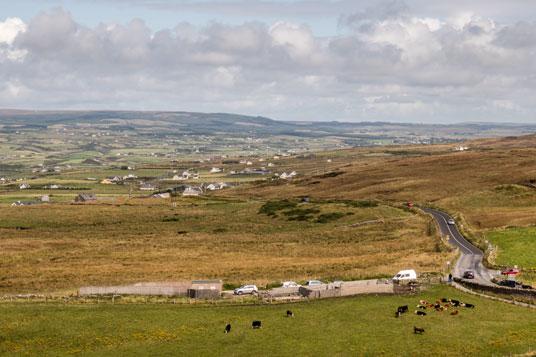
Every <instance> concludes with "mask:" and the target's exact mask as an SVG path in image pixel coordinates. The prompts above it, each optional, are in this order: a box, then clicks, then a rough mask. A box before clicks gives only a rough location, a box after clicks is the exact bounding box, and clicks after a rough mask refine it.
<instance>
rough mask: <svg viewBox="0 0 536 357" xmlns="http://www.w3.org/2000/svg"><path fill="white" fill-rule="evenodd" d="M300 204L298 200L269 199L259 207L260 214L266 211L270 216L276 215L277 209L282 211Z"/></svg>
mask: <svg viewBox="0 0 536 357" xmlns="http://www.w3.org/2000/svg"><path fill="white" fill-rule="evenodd" d="M297 205H298V204H297V203H296V202H291V201H289V200H281V201H268V202H266V203H265V204H263V205H262V206H261V208H260V209H259V214H261V213H264V214H266V215H268V216H272V215H275V213H276V212H277V211H281V210H284V209H288V208H294V207H296V206H297Z"/></svg>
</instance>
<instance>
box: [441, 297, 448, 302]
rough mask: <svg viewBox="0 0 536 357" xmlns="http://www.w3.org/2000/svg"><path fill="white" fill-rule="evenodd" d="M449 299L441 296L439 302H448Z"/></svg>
mask: <svg viewBox="0 0 536 357" xmlns="http://www.w3.org/2000/svg"><path fill="white" fill-rule="evenodd" d="M448 301H449V300H448V299H445V298H442V299H441V302H448Z"/></svg>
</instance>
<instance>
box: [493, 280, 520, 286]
mask: <svg viewBox="0 0 536 357" xmlns="http://www.w3.org/2000/svg"><path fill="white" fill-rule="evenodd" d="M499 286H507V287H509V288H516V287H518V286H523V283H522V282H521V281H516V280H503V281H501V282H500V283H499Z"/></svg>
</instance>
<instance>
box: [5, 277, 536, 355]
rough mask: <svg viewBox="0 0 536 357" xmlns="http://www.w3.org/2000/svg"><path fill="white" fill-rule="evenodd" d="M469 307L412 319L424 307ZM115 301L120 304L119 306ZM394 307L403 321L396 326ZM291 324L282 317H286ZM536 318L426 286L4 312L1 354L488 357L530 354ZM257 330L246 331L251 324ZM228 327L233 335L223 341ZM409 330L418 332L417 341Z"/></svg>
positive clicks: (39, 306)
mask: <svg viewBox="0 0 536 357" xmlns="http://www.w3.org/2000/svg"><path fill="white" fill-rule="evenodd" d="M443 297H446V298H455V299H458V300H461V301H466V302H470V303H472V304H474V305H475V306H476V307H475V309H467V308H458V310H459V314H458V315H456V316H452V315H450V314H449V311H442V312H437V311H433V310H430V309H429V310H427V312H428V316H424V317H421V316H417V315H415V314H414V313H413V310H414V309H415V306H416V305H417V304H418V303H419V300H420V299H424V300H427V301H435V300H436V299H438V298H443ZM119 301H120V300H119ZM400 305H408V306H409V310H410V312H409V313H406V314H403V315H402V316H401V317H399V318H395V311H396V310H397V307H398V306H400ZM288 309H290V310H292V312H293V313H294V317H293V318H287V317H285V316H286V310H288ZM535 314H536V312H535V311H532V310H529V309H526V308H522V307H516V306H512V305H507V304H504V303H500V302H495V301H491V300H486V299H483V298H479V297H474V296H471V295H466V294H463V293H460V292H458V291H456V290H454V289H451V288H448V287H446V286H432V287H431V288H430V289H429V290H428V291H425V292H424V293H423V294H420V295H414V296H364V297H355V298H346V299H335V300H323V301H320V300H317V301H314V300H313V301H310V302H304V303H295V304H287V305H268V306H225V305H221V306H218V307H198V306H197V307H190V306H184V305H180V306H179V305H173V304H164V305H155V304H121V303H120V302H119V303H115V304H113V305H112V304H111V303H107V304H99V305H97V304H95V303H94V302H93V303H90V304H71V305H70V304H58V303H49V304H46V303H6V302H4V303H0V354H2V355H5V356H20V355H54V356H55V355H65V354H78V355H87V356H132V355H140V356H146V355H147V356H149V355H150V356H155V355H158V356H177V355H190V356H207V355H211V356H215V355H218V356H252V355H257V356H309V355H315V356H380V355H386V356H469V355H470V356H491V355H499V356H500V355H509V354H512V353H514V354H515V353H526V352H528V351H530V350H534V348H536V333H535V332H536V325H535V323H534V317H535ZM254 320H259V321H261V322H262V328H261V329H255V330H253V329H251V328H250V326H251V322H252V321H254ZM228 323H230V324H231V331H230V333H229V334H224V333H223V331H224V328H225V326H226V325H227V324H228ZM414 326H419V327H422V328H424V330H425V332H424V333H423V334H415V333H414V331H413V327H414Z"/></svg>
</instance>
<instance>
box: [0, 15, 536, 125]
mask: <svg viewBox="0 0 536 357" xmlns="http://www.w3.org/2000/svg"><path fill="white" fill-rule="evenodd" d="M395 10H396V11H384V10H382V9H378V10H377V11H371V12H370V13H359V14H358V15H359V16H354V17H351V16H348V18H347V23H348V24H349V25H350V26H351V27H350V28H351V30H349V31H348V32H346V33H344V34H340V35H337V36H333V37H322V38H320V37H316V36H314V34H313V31H312V30H311V28H310V26H309V25H307V24H301V23H295V22H291V21H276V22H273V23H271V24H264V23H261V22H246V23H243V24H240V25H229V24H222V23H211V24H209V25H207V26H196V25H193V24H190V23H185V22H182V23H179V24H178V25H176V26H175V27H173V28H170V29H164V30H162V31H159V32H156V33H155V32H153V31H151V30H150V29H149V28H148V27H147V25H146V24H145V23H144V21H142V20H139V19H137V20H132V21H131V22H129V23H127V24H125V25H122V24H111V23H109V24H100V25H98V26H95V27H92V28H91V27H86V26H83V25H81V24H78V23H77V22H75V21H74V20H73V18H72V16H71V15H70V14H69V13H68V12H65V11H63V10H61V9H56V10H53V11H51V12H49V13H40V14H39V15H38V16H37V17H36V18H34V19H33V20H32V21H31V22H29V23H28V24H24V23H22V21H21V20H19V19H7V20H5V21H4V22H0V63H2V66H1V67H0V82H2V83H4V84H3V86H2V87H0V90H1V93H4V94H5V95H2V96H0V107H13V106H18V107H27V106H28V105H29V104H28V103H31V106H32V107H33V108H55V109H57V108H58V107H60V108H90V109H91V108H114V107H120V108H121V109H148V108H152V109H159V110H197V111H224V110H243V111H244V113H245V114H252V115H265V116H272V117H274V118H277V119H285V120H292V119H296V120H311V119H313V120H314V119H317V120H319V119H322V120H389V121H406V120H411V121H434V120H438V121H441V122H446V121H469V120H472V119H475V120H501V117H500V115H501V113H503V112H504V111H505V110H508V111H509V112H510V113H513V114H512V115H514V117H513V118H514V120H519V121H523V120H525V121H529V120H533V118H532V117H530V113H534V110H535V109H536V104H535V103H534V102H533V100H532V96H533V95H532V93H533V92H534V90H535V89H536V77H534V76H533V75H532V73H535V70H536V68H535V67H536V60H535V59H536V40H534V39H535V38H536V22H520V23H517V24H513V25H512V24H504V23H499V22H497V21H495V20H493V19H490V18H487V17H483V16H476V15H472V14H473V12H471V15H467V14H469V13H470V12H463V13H460V14H459V15H456V14H454V13H453V14H449V16H447V17H444V18H437V17H430V16H415V15H412V16H409V15H408V14H407V13H408V9H407V8H406V7H403V6H401V7H400V8H397V9H395ZM367 14H372V15H369V17H368V18H367V17H366V16H365V15H367ZM7 83H10V84H9V85H8V84H7ZM477 108H478V109H477Z"/></svg>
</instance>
